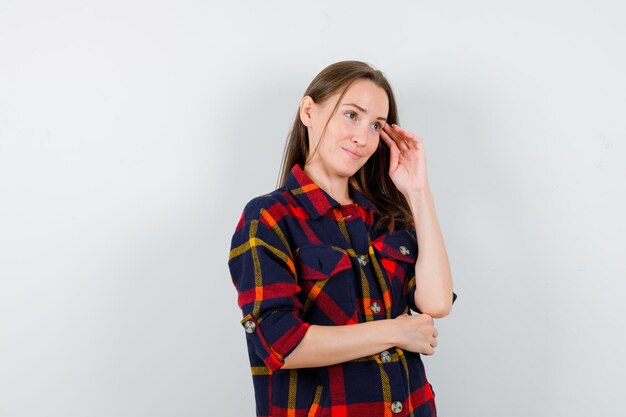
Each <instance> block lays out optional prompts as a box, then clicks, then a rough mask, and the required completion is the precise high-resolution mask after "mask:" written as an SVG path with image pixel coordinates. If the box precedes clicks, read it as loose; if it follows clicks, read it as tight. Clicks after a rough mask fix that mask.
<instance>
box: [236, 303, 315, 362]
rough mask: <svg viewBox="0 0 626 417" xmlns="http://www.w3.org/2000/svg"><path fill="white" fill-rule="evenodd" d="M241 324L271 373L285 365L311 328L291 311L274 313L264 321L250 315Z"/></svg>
mask: <svg viewBox="0 0 626 417" xmlns="http://www.w3.org/2000/svg"><path fill="white" fill-rule="evenodd" d="M241 324H242V325H243V327H244V329H245V331H246V337H247V339H248V340H249V341H250V342H251V343H252V345H253V346H254V351H255V353H256V354H257V356H259V357H260V358H261V359H262V360H263V362H264V363H265V365H266V366H267V367H268V368H269V369H270V370H271V371H276V370H278V369H280V368H281V367H282V366H283V365H284V363H285V358H286V357H287V356H288V355H289V354H290V353H291V352H292V351H293V350H294V349H295V348H296V347H297V346H298V344H299V343H300V342H301V341H302V338H303V337H304V335H305V334H306V332H307V330H308V328H309V326H310V325H309V323H306V322H303V321H302V320H301V319H300V318H299V317H298V316H297V315H296V314H295V313H293V312H289V311H287V312H285V311H274V312H272V313H271V314H269V315H268V316H267V317H266V318H264V319H263V320H257V319H255V318H254V317H253V316H252V315H251V314H248V315H246V316H245V317H244V318H243V319H242V320H241Z"/></svg>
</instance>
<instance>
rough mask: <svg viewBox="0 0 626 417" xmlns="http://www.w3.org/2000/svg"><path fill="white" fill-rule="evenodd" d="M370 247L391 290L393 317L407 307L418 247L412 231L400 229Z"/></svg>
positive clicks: (373, 242) (384, 236)
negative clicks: (376, 256)
mask: <svg viewBox="0 0 626 417" xmlns="http://www.w3.org/2000/svg"><path fill="white" fill-rule="evenodd" d="M372 246H373V247H374V250H375V251H376V252H377V254H378V259H379V260H380V264H381V267H382V270H383V273H384V274H385V276H386V278H387V281H386V282H387V285H389V286H390V289H391V297H392V304H393V311H392V313H393V316H394V317H395V316H397V315H399V314H401V313H402V312H403V311H404V310H405V308H406V306H407V296H408V293H409V281H410V280H411V279H412V278H414V276H415V262H416V261H417V255H418V246H417V239H416V237H415V232H414V229H401V230H397V231H395V232H393V233H387V234H384V235H381V236H379V237H377V238H376V239H374V240H372Z"/></svg>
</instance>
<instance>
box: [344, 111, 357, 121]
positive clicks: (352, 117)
mask: <svg viewBox="0 0 626 417" xmlns="http://www.w3.org/2000/svg"><path fill="white" fill-rule="evenodd" d="M346 117H347V118H348V119H350V120H356V112H354V111H349V112H347V113H346Z"/></svg>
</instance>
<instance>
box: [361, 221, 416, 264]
mask: <svg viewBox="0 0 626 417" xmlns="http://www.w3.org/2000/svg"><path fill="white" fill-rule="evenodd" d="M372 246H373V247H374V249H376V251H378V253H380V255H381V256H382V257H384V258H390V259H394V260H397V261H402V262H407V263H414V262H415V261H416V260H417V251H418V248H417V239H416V238H415V231H414V229H402V230H398V231H395V232H393V233H387V234H384V235H381V236H379V237H377V238H376V239H374V240H372Z"/></svg>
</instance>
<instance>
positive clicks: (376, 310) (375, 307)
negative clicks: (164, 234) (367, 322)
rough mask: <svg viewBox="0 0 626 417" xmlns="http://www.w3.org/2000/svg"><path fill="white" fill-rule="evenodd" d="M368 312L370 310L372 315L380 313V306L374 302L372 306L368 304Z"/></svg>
mask: <svg viewBox="0 0 626 417" xmlns="http://www.w3.org/2000/svg"><path fill="white" fill-rule="evenodd" d="M370 310H372V313H374V314H378V313H380V304H378V303H377V302H376V301H374V302H373V303H372V304H370Z"/></svg>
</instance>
